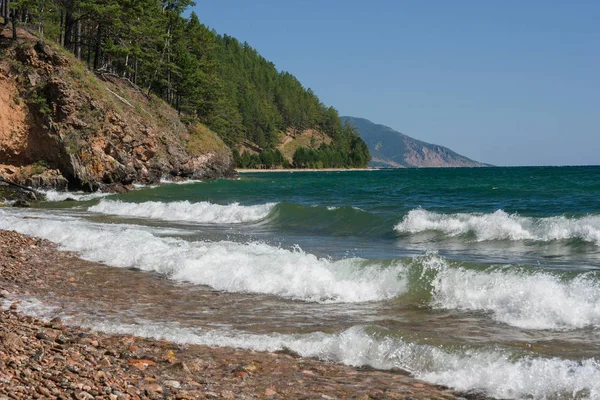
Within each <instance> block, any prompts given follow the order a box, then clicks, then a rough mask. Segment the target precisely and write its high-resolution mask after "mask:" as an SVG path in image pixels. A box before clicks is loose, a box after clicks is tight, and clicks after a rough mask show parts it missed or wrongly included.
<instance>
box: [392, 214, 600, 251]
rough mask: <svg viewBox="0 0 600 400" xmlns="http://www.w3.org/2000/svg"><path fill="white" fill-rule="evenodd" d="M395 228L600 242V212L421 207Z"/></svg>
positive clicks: (484, 238) (499, 237) (500, 237)
mask: <svg viewBox="0 0 600 400" xmlns="http://www.w3.org/2000/svg"><path fill="white" fill-rule="evenodd" d="M395 230H396V231H397V232H399V233H420V232H426V231H438V232H442V233H444V234H446V235H448V236H460V235H473V236H474V237H475V240H477V241H489V240H512V241H518V240H532V241H542V242H547V241H553V240H568V239H580V240H583V241H586V242H590V243H594V244H596V245H599V246H600V215H588V216H584V217H578V218H575V217H573V218H569V217H566V216H555V217H545V218H533V217H522V216H519V215H517V214H508V213H506V212H504V211H502V210H498V211H496V212H494V213H490V214H483V213H458V214H439V213H435V212H431V211H427V210H424V209H421V208H418V209H414V210H411V211H410V212H409V213H408V214H407V215H406V216H405V217H404V218H403V219H402V221H401V222H400V223H398V224H397V225H396V226H395Z"/></svg>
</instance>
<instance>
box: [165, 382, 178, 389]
mask: <svg viewBox="0 0 600 400" xmlns="http://www.w3.org/2000/svg"><path fill="white" fill-rule="evenodd" d="M163 384H164V385H165V386H166V387H170V388H173V389H180V388H181V383H179V381H174V380H168V381H164V382H163Z"/></svg>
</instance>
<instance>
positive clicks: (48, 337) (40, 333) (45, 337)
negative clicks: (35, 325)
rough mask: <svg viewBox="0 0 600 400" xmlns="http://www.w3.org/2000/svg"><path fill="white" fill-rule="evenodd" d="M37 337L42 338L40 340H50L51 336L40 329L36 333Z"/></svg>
mask: <svg viewBox="0 0 600 400" xmlns="http://www.w3.org/2000/svg"><path fill="white" fill-rule="evenodd" d="M35 337H36V339H40V340H50V336H48V334H47V333H46V332H44V331H39V332H38V333H36V334H35Z"/></svg>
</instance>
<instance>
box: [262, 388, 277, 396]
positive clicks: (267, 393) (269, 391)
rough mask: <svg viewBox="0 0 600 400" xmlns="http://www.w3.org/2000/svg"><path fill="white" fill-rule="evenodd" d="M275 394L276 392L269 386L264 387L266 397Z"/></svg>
mask: <svg viewBox="0 0 600 400" xmlns="http://www.w3.org/2000/svg"><path fill="white" fill-rule="evenodd" d="M276 394H277V392H276V391H275V390H273V389H271V388H266V389H265V396H267V397H271V396H275V395H276Z"/></svg>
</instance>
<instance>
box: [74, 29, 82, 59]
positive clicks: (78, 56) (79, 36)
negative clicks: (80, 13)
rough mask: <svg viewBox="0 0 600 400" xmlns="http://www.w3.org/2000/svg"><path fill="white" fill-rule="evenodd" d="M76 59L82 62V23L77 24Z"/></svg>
mask: <svg viewBox="0 0 600 400" xmlns="http://www.w3.org/2000/svg"><path fill="white" fill-rule="evenodd" d="M75 57H77V59H79V60H81V21H80V20H77V22H76V23H75Z"/></svg>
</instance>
